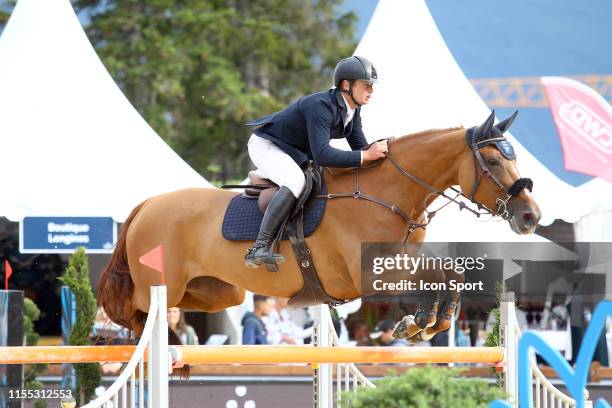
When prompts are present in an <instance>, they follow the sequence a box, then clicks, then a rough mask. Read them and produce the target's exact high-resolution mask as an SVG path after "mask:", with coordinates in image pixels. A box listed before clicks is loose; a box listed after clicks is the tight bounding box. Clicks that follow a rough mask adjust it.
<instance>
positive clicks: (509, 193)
mask: <svg viewBox="0 0 612 408" xmlns="http://www.w3.org/2000/svg"><path fill="white" fill-rule="evenodd" d="M470 131H472V129H468V131H467V132H466V141H467V143H468V146H469V147H470V149H471V150H472V153H473V155H474V166H475V173H474V174H478V176H477V177H476V178H475V180H474V183H473V184H472V189H471V191H470V194H469V195H468V196H466V195H465V194H463V192H462V191H460V190H457V189H456V188H454V187H452V186H451V187H450V189H451V190H453V191H454V192H455V193H456V195H455V196H454V197H451V196H449V195H448V194H446V192H445V191H441V190H438V189H436V188H435V187H434V186H432V185H431V184H429V183H427V182H426V181H424V180H422V179H420V178H419V177H417V176H415V175H414V174H412V173H410V172H409V171H407V170H406V169H404V168H403V167H402V166H401V165H400V164H399V163H398V162H397V161H396V160H395V158H394V157H393V156H392V155H391V153H390V152H389V151H387V153H386V156H385V158H382V159H380V160H378V161H376V162H375V163H373V164H371V165H369V166H363V167H360V168H359V167H356V168H354V169H353V170H351V171H354V172H355V184H354V190H353V192H351V193H328V194H325V195H319V196H317V197H318V198H327V199H335V198H342V197H352V198H355V199H361V200H367V201H370V202H373V203H376V204H378V205H381V206H383V207H385V208H388V209H389V210H391V211H392V212H393V213H395V214H397V215H399V216H400V217H401V218H402V220H403V221H404V223H405V224H406V225H407V227H408V228H407V232H406V235H405V238H404V244H405V243H406V241H407V240H408V238H409V237H410V235H411V234H412V233H413V232H414V231H415V230H417V229H419V228H422V229H426V228H427V225H429V223H430V222H431V220H432V219H433V217H434V216H435V215H436V213H437V212H438V211H440V210H441V209H443V208H444V207H446V206H447V205H449V204H450V203H455V204H457V205H458V206H459V210H463V209H465V210H467V211H469V212H471V213H473V214H474V215H476V217H480V216H481V215H492V216H498V217H501V218H503V219H504V220H506V221H508V220H509V219H510V218H511V217H512V211H511V209H510V207H509V206H508V202H509V201H510V199H511V198H512V197H514V196H516V195H518V194H519V193H520V192H521V191H522V190H523V189H524V188H527V189H528V190H529V191H531V190H532V188H533V181H532V180H531V179H529V178H519V179H518V180H516V181H515V182H514V183H513V184H512V185H511V186H510V187H509V188H506V187H505V186H504V185H503V184H502V183H501V182H500V181H499V179H498V178H497V177H496V176H495V174H493V172H491V170H490V169H489V166H488V165H487V163H486V162H485V160H484V159H483V157H482V154H481V153H480V148H481V147H482V146H483V145H487V144H493V143H494V142H496V141H500V140H506V138H505V137H503V136H501V137H496V138H491V139H486V140H482V141H478V142H472V141H471V134H470ZM394 139H395V138H394V137H391V138H389V139H387V140H388V143H389V144H391V142H392V141H393V140H394ZM381 140H385V139H381ZM381 140H378V141H381ZM385 159H386V160H389V161H390V162H391V164H393V166H394V167H395V168H396V169H397V170H398V171H399V172H400V174H402V175H403V176H405V177H408V178H409V179H411V180H412V181H414V182H415V183H417V184H419V185H421V186H423V187H425V188H426V189H428V190H430V191H431V193H430V194H428V195H427V197H425V205H424V206H423V207H424V211H425V213H426V221H425V222H421V223H419V222H416V221H415V220H413V219H411V218H410V217H409V216H408V214H406V212H405V211H403V210H402V209H401V208H400V207H399V206H397V205H395V204H392V203H389V202H386V201H384V200H381V199H379V198H376V197H373V196H370V195H367V194H363V193H362V192H361V190H360V187H359V170H362V169H364V170H365V169H370V168H373V167H377V166H379V165H380V164H381V163H382V162H383V161H384V160H385ZM479 167H480V168H479ZM326 170H327V171H328V172H329V173H330V174H332V175H337V174H338V173H334V172H333V171H332V170H331V169H329V168H326ZM484 177H488V178H490V179H491V181H493V183H494V184H495V185H497V187H499V189H500V190H501V191H502V192H503V193H504V195H505V196H506V198H505V199H501V198H499V197H498V198H497V199H496V204H497V205H496V207H497V208H496V209H495V211H493V210H491V209H490V208H488V207H487V206H486V205H484V204H482V203H480V202H478V201H476V200H475V199H474V196H475V195H476V192H477V191H478V188H479V187H480V184H481V182H482V179H483V178H484ZM432 196H433V197H435V196H439V197H443V198H445V199H447V200H448V202H446V203H445V204H443V205H442V206H441V207H439V208H437V209H436V210H433V211H429V210H428V209H427V204H426V203H427V202H428V200H429V199H430V198H431V197H432ZM459 197H465V198H467V199H468V200H469V201H470V202H472V203H474V204H475V205H476V207H477V209H473V208H470V207H469V206H467V205H466V204H465V202H464V201H459V200H458V198H459ZM432 201H433V200H432Z"/></svg>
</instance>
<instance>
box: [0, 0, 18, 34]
mask: <svg viewBox="0 0 612 408" xmlns="http://www.w3.org/2000/svg"><path fill="white" fill-rule="evenodd" d="M15 3H16V1H15V0H0V34H1V33H2V30H4V26H5V25H6V23H7V21H8V19H9V17H10V15H11V11H12V10H13V7H15Z"/></svg>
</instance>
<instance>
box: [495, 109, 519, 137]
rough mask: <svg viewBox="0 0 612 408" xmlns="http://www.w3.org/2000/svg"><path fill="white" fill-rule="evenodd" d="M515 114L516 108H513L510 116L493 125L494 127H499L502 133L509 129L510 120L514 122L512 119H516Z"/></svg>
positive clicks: (516, 113) (516, 112)
mask: <svg viewBox="0 0 612 408" xmlns="http://www.w3.org/2000/svg"><path fill="white" fill-rule="evenodd" d="M516 115H518V110H515V111H514V113H513V114H512V116H510V117H509V118H506V119H504V120H502V121H501V122H499V123H498V124H497V125H495V127H496V128H497V129H499V131H500V132H502V134H504V133H505V132H506V131H507V130H508V129H510V126H511V125H512V122H514V119H516Z"/></svg>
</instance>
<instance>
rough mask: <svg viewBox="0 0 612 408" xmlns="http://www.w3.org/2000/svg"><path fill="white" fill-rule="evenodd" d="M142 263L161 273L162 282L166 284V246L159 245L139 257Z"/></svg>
mask: <svg viewBox="0 0 612 408" xmlns="http://www.w3.org/2000/svg"><path fill="white" fill-rule="evenodd" d="M138 260H139V261H140V263H141V264H143V265H146V266H148V267H149V268H152V269H155V270H156V271H159V272H160V273H161V283H162V285H165V279H164V246H163V245H158V246H156V247H155V248H153V249H152V250H150V251H149V252H147V253H146V254H144V255H143V256H141V257H140V258H139V259H138Z"/></svg>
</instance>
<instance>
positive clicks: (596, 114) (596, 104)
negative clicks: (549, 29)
mask: <svg viewBox="0 0 612 408" xmlns="http://www.w3.org/2000/svg"><path fill="white" fill-rule="evenodd" d="M542 84H543V85H544V89H545V91H546V95H547V97H548V102H549V104H550V110H551V112H552V115H553V119H554V121H555V125H556V126H557V131H558V132H559V138H560V139H561V146H562V148H563V162H564V164H565V168H566V169H567V170H572V171H577V172H580V173H583V174H588V175H590V176H595V177H600V178H602V179H604V180H607V181H610V182H612V107H611V106H610V104H609V103H608V102H607V101H606V100H605V99H604V98H603V97H602V96H601V95H599V94H598V93H597V92H595V91H594V90H593V89H591V88H589V87H588V86H586V85H584V84H582V83H580V82H578V81H574V80H572V79H568V78H560V77H543V78H542Z"/></svg>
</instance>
